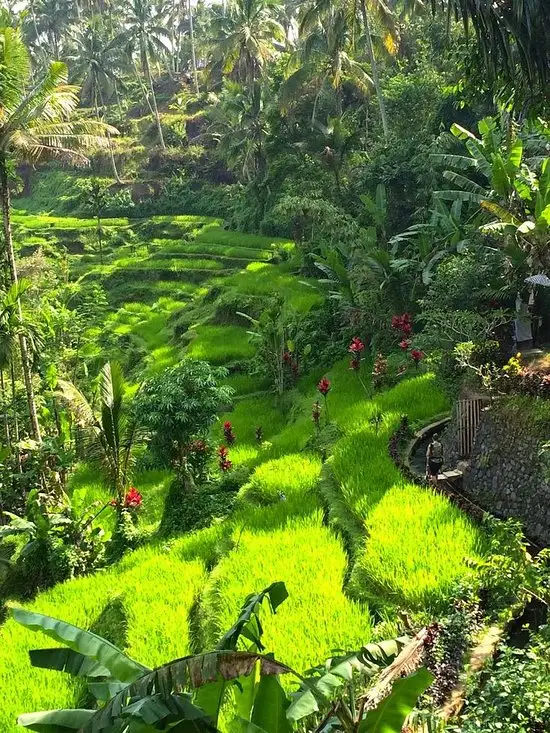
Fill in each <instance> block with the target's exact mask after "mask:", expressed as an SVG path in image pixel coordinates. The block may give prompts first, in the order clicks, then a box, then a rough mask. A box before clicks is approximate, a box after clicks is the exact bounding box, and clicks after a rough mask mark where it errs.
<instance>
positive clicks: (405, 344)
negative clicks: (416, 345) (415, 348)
mask: <svg viewBox="0 0 550 733" xmlns="http://www.w3.org/2000/svg"><path fill="white" fill-rule="evenodd" d="M410 345H411V342H410V341H409V340H408V339H403V340H402V341H400V342H399V348H400V349H403V351H407V350H408V348H409V346H410Z"/></svg>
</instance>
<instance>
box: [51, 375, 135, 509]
mask: <svg viewBox="0 0 550 733" xmlns="http://www.w3.org/2000/svg"><path fill="white" fill-rule="evenodd" d="M58 389H59V394H60V396H61V397H62V398H63V399H64V400H65V401H66V402H67V403H68V405H69V407H70V408H71V410H72V412H73V414H74V416H75V419H76V424H77V425H78V427H79V428H80V429H82V430H83V431H84V435H85V449H86V457H87V458H88V459H89V460H91V461H94V462H96V463H97V465H98V466H99V468H100V470H101V473H102V475H103V480H104V482H105V484H106V485H107V486H108V487H109V490H110V491H111V494H112V496H113V498H114V499H115V500H116V502H117V506H118V507H119V508H120V507H122V503H123V500H124V495H125V493H126V490H127V488H128V485H129V481H130V477H131V471H132V468H133V457H134V449H135V448H136V446H137V444H138V443H139V441H140V433H139V431H138V429H137V425H136V423H135V421H134V420H133V418H132V415H131V412H130V410H129V405H128V393H127V386H126V383H125V381H124V376H123V374H122V369H121V368H120V365H119V364H116V363H113V362H111V363H107V364H105V366H104V367H103V369H102V370H101V372H100V374H99V388H98V391H99V410H98V413H97V414H96V412H95V410H94V408H93V406H92V405H91V404H90V402H89V401H88V400H87V399H86V397H85V396H84V395H83V394H82V392H81V391H80V390H79V389H78V387H76V386H75V385H74V384H72V382H68V381H65V380H59V381H58Z"/></svg>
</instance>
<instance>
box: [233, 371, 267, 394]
mask: <svg viewBox="0 0 550 733" xmlns="http://www.w3.org/2000/svg"><path fill="white" fill-rule="evenodd" d="M225 383H226V384H228V385H229V386H230V387H232V388H233V389H234V390H235V394H236V395H238V396H240V395H247V394H252V393H254V392H262V391H265V390H269V387H270V384H269V380H268V379H267V378H265V377H262V376H261V375H256V374H247V373H245V372H236V373H235V374H230V375H229V376H228V377H227V379H226V380H225Z"/></svg>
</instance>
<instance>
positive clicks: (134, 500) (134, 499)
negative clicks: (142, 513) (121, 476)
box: [124, 486, 143, 509]
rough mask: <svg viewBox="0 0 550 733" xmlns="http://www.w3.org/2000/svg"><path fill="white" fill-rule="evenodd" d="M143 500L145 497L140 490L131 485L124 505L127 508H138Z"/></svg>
mask: <svg viewBox="0 0 550 733" xmlns="http://www.w3.org/2000/svg"><path fill="white" fill-rule="evenodd" d="M142 502H143V497H142V495H141V494H140V493H139V491H138V490H137V489H136V488H134V487H133V486H131V487H130V489H129V490H128V492H127V494H126V496H125V497H124V507H125V508H126V509H138V508H139V507H140V506H141V504H142Z"/></svg>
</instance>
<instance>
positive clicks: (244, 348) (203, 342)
mask: <svg viewBox="0 0 550 733" xmlns="http://www.w3.org/2000/svg"><path fill="white" fill-rule="evenodd" d="M194 331H195V333H196V336H195V337H194V338H193V340H192V341H191V343H190V344H189V346H188V347H187V354H188V355H189V356H191V357H193V358H194V359H206V360H207V361H209V362H211V363H212V364H228V363H229V362H232V361H238V360H243V359H250V358H251V357H253V356H254V354H255V348H254V346H253V345H252V344H251V343H250V340H249V335H248V333H247V331H246V328H242V327H240V326H197V327H196V328H195V329H194Z"/></svg>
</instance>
